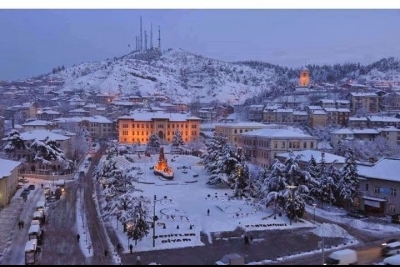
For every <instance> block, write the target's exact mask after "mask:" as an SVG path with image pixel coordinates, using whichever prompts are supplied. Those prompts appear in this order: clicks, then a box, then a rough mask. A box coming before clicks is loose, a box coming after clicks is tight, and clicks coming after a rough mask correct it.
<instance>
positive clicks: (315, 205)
mask: <svg viewBox="0 0 400 267" xmlns="http://www.w3.org/2000/svg"><path fill="white" fill-rule="evenodd" d="M312 205H313V207H314V225H315V208H316V207H317V204H316V203H313V204H312Z"/></svg>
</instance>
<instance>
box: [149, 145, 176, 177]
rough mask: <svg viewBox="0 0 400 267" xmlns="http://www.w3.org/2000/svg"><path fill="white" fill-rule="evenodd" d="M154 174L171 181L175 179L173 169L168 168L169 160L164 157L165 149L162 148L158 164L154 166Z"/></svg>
mask: <svg viewBox="0 0 400 267" xmlns="http://www.w3.org/2000/svg"><path fill="white" fill-rule="evenodd" d="M154 174H155V175H160V176H162V177H164V178H166V179H169V180H172V179H174V172H173V171H172V168H171V167H170V166H168V162H167V159H166V158H165V155H164V147H161V148H160V155H159V157H158V162H157V164H156V165H155V166H154Z"/></svg>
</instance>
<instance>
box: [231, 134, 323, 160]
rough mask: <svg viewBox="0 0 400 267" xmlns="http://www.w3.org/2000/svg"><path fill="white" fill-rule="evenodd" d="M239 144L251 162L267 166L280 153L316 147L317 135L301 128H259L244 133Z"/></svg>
mask: <svg viewBox="0 0 400 267" xmlns="http://www.w3.org/2000/svg"><path fill="white" fill-rule="evenodd" d="M238 146H240V147H242V148H243V149H244V151H245V154H246V155H247V156H248V157H249V159H250V162H251V163H254V164H259V165H260V166H263V167H266V168H267V167H269V166H270V165H271V164H272V163H273V161H274V159H275V157H276V155H277V154H279V153H283V152H287V151H288V150H292V151H297V150H303V149H315V148H316V147H317V137H314V136H311V135H307V134H304V133H301V131H300V130H298V131H297V130H288V129H259V130H254V131H250V132H247V133H242V134H241V135H240V136H239V141H238Z"/></svg>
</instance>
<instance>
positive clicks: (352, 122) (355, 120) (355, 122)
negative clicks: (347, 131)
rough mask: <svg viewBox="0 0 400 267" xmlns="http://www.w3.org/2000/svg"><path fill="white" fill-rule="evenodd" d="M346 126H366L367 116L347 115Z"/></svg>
mask: <svg viewBox="0 0 400 267" xmlns="http://www.w3.org/2000/svg"><path fill="white" fill-rule="evenodd" d="M348 126H349V127H350V128H359V129H363V128H367V127H368V119H367V117H349V123H348Z"/></svg>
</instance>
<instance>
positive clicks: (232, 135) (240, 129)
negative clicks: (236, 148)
mask: <svg viewBox="0 0 400 267" xmlns="http://www.w3.org/2000/svg"><path fill="white" fill-rule="evenodd" d="M268 127H270V126H268V125H266V124H264V123H260V122H232V123H221V124H216V125H215V134H221V135H223V136H225V137H227V141H228V142H229V143H231V144H235V145H237V144H238V139H239V136H240V134H242V133H247V132H250V131H253V130H258V129H262V128H268Z"/></svg>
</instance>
